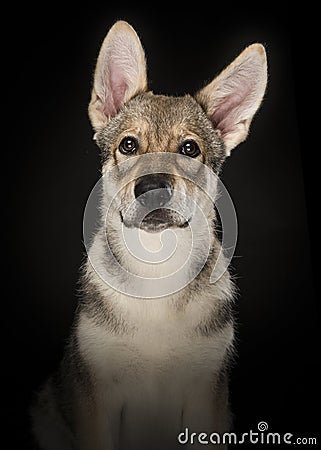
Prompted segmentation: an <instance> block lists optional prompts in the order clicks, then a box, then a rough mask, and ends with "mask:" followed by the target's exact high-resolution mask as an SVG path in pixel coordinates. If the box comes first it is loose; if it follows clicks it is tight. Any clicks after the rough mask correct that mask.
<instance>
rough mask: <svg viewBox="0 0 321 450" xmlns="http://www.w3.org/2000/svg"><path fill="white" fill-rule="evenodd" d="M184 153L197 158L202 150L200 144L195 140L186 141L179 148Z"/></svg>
mask: <svg viewBox="0 0 321 450" xmlns="http://www.w3.org/2000/svg"><path fill="white" fill-rule="evenodd" d="M179 151H180V153H181V154H182V155H185V156H190V157H191V158H196V156H198V155H199V154H200V153H201V152H200V149H199V146H198V145H197V144H196V142H195V141H193V140H191V139H190V140H188V141H185V142H184V143H183V144H182V145H181V146H180V148H179Z"/></svg>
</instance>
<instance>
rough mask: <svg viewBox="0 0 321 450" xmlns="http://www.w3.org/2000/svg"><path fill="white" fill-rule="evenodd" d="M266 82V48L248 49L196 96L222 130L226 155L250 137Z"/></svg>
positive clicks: (255, 46)
mask: <svg viewBox="0 0 321 450" xmlns="http://www.w3.org/2000/svg"><path fill="white" fill-rule="evenodd" d="M266 82H267V63H266V54H265V50H264V47H263V45H261V44H252V45H250V46H249V47H247V48H246V49H245V50H244V51H243V52H242V53H241V54H240V55H239V56H238V57H237V58H236V59H235V60H234V61H233V62H232V63H231V64H230V65H229V66H228V67H227V68H226V69H225V70H223V72H221V74H220V75H218V76H217V77H216V78H214V80H213V81H212V82H211V83H209V84H208V85H207V86H205V87H204V88H203V89H201V90H200V91H199V92H198V93H197V94H196V96H195V98H196V100H197V101H198V102H199V103H200V104H201V106H202V107H203V108H204V110H205V111H206V113H207V115H208V116H209V118H210V119H211V121H212V123H213V125H214V128H215V129H217V130H219V131H220V133H221V136H222V139H223V141H224V144H225V148H226V154H227V155H229V154H230V152H231V150H232V149H233V148H234V147H236V146H237V145H238V144H239V143H241V142H242V141H244V140H245V139H246V137H247V134H248V130H249V127H250V123H251V121H252V119H253V116H254V114H255V113H256V111H257V109H258V108H259V106H260V103H261V101H262V98H263V95H264V92H265V87H266Z"/></svg>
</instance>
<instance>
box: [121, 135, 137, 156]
mask: <svg viewBox="0 0 321 450" xmlns="http://www.w3.org/2000/svg"><path fill="white" fill-rule="evenodd" d="M137 150H138V142H137V140H136V139H135V138H133V137H131V136H127V137H124V139H123V140H122V141H121V143H120V144H119V151H120V153H123V154H124V155H129V154H131V153H135V152H137Z"/></svg>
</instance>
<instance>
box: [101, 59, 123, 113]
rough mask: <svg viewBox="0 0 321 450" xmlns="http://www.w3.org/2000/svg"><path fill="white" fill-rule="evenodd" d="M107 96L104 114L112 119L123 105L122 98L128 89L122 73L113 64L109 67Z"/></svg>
mask: <svg viewBox="0 0 321 450" xmlns="http://www.w3.org/2000/svg"><path fill="white" fill-rule="evenodd" d="M109 74H110V75H109V76H110V78H109V83H110V85H109V89H108V93H109V96H108V98H107V99H106V102H105V104H104V113H105V114H106V115H107V116H109V117H112V116H114V115H116V114H117V113H118V111H119V110H120V109H121V107H122V106H123V104H124V98H125V95H126V91H127V88H128V84H127V83H126V79H125V77H124V73H123V71H122V69H121V68H118V67H117V66H116V65H115V64H114V66H113V67H109Z"/></svg>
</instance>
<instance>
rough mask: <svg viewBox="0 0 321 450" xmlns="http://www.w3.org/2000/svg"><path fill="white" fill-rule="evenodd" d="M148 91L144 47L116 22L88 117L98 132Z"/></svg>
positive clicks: (101, 58) (100, 61) (99, 68)
mask: <svg viewBox="0 0 321 450" xmlns="http://www.w3.org/2000/svg"><path fill="white" fill-rule="evenodd" d="M146 89H147V76H146V62H145V54H144V50H143V47H142V45H141V43H140V40H139V37H138V36H137V34H136V32H135V30H134V29H133V28H132V27H131V26H130V25H129V24H128V23H127V22H124V21H122V20H121V21H118V22H116V23H115V24H114V25H113V26H112V28H111V29H110V31H109V32H108V34H107V36H106V37H105V40H104V42H103V44H102V46H101V49H100V52H99V55H98V60H97V65H96V70H95V75H94V84H93V90H92V96H91V101H90V103H89V108H88V111H89V117H90V120H91V123H92V126H93V128H94V129H95V130H96V131H98V130H99V129H101V128H102V127H103V126H104V125H106V123H107V122H108V121H109V120H110V118H112V117H113V116H115V115H116V114H117V113H118V112H119V110H120V109H121V107H122V106H123V105H124V103H126V102H127V101H128V100H130V99H131V98H132V97H133V96H134V95H136V94H138V93H139V92H143V91H145V90H146Z"/></svg>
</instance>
